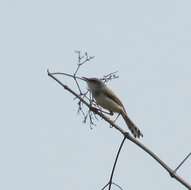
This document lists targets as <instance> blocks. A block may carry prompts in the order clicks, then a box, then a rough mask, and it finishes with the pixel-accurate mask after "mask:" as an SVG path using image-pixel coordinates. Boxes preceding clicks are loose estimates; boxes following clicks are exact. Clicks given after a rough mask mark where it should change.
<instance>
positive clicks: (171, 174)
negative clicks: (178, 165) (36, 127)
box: [47, 70, 191, 190]
mask: <svg viewBox="0 0 191 190" xmlns="http://www.w3.org/2000/svg"><path fill="white" fill-rule="evenodd" d="M47 72H48V76H50V77H51V78H52V79H54V80H55V81H56V82H58V83H59V84H60V85H61V86H62V87H64V89H65V90H67V91H68V92H70V93H71V94H73V95H74V96H75V97H77V98H78V99H79V100H80V101H81V102H82V103H83V104H84V105H85V106H87V107H88V108H89V109H90V110H91V111H92V112H94V113H95V114H96V115H99V116H100V117H101V118H102V119H104V120H105V121H106V122H108V123H109V124H110V125H111V126H113V128H114V129H116V130H118V131H119V132H120V133H121V134H122V135H123V136H124V138H127V139H128V140H130V141H131V142H133V143H134V144H136V145H137V146H138V147H140V148H141V149H142V150H143V151H145V152H146V153H148V154H149V155H150V156H151V157H152V158H153V159H155V160H156V161H157V162H158V163H159V164H160V165H161V166H162V167H163V168H164V169H165V170H166V171H167V172H168V173H169V174H170V176H171V177H172V178H174V179H176V180H177V181H178V182H180V183H181V184H182V185H184V186H185V187H186V188H187V189H189V190H191V185H190V184H189V183H188V182H186V181H185V180H184V179H183V178H182V177H180V176H179V175H178V174H176V173H175V172H174V170H173V169H171V168H170V167H169V166H168V165H167V164H166V163H165V162H164V161H162V160H161V159H160V158H159V157H158V156H157V155H156V154H155V153H154V152H152V151H151V150H150V149H149V148H147V147H146V146H145V145H143V144H142V143H141V142H139V141H138V140H137V139H135V138H134V137H132V136H131V135H130V134H129V133H128V132H126V131H124V130H123V129H122V128H121V127H119V126H118V125H117V124H115V123H114V122H113V121H112V120H111V119H110V118H108V117H107V116H106V115H104V114H103V113H102V112H101V111H100V110H99V109H97V108H96V107H94V106H92V105H91V104H90V103H88V102H86V101H85V100H84V99H83V98H82V97H81V96H80V95H78V94H77V93H76V92H74V91H73V90H72V89H71V88H69V87H68V86H67V85H64V84H63V83H62V82H61V81H59V80H58V79H57V78H56V77H55V76H54V75H52V74H51V73H50V72H49V71H48V70H47Z"/></svg>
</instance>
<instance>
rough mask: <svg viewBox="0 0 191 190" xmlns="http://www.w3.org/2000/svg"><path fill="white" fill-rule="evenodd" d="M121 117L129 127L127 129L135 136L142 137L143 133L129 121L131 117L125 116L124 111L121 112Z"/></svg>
mask: <svg viewBox="0 0 191 190" xmlns="http://www.w3.org/2000/svg"><path fill="white" fill-rule="evenodd" d="M121 115H122V117H123V119H124V120H125V122H126V124H127V126H128V127H129V130H130V131H131V133H132V134H133V136H134V137H135V138H137V137H138V138H140V137H143V134H142V133H141V131H140V129H139V128H138V127H137V126H136V125H135V124H134V123H133V122H132V121H131V119H130V118H129V117H128V116H127V114H126V113H125V112H122V113H121Z"/></svg>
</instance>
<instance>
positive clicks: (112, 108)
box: [82, 77, 143, 138]
mask: <svg viewBox="0 0 191 190" xmlns="http://www.w3.org/2000/svg"><path fill="white" fill-rule="evenodd" d="M82 80H84V81H86V83H87V85H88V88H89V90H90V92H91V94H92V96H93V98H94V99H95V101H96V104H98V105H99V106H101V107H102V108H104V109H106V110H108V111H109V112H110V113H113V112H115V113H119V114H120V115H121V116H122V117H123V119H124V121H125V122H126V124H127V126H128V128H129V130H130V131H131V133H132V135H133V136H134V137H135V138H140V137H143V134H142V132H141V131H140V129H139V128H138V127H137V126H136V125H135V124H134V123H133V121H132V120H131V119H130V118H129V116H128V114H127V111H126V110H125V107H124V106H123V103H122V101H121V100H120V99H119V98H118V97H117V95H115V93H114V92H113V91H112V90H111V89H110V88H109V87H107V85H106V84H105V83H104V82H103V81H102V80H100V79H98V78H87V77H82Z"/></svg>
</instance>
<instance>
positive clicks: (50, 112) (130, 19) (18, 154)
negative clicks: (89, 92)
mask: <svg viewBox="0 0 191 190" xmlns="http://www.w3.org/2000/svg"><path fill="white" fill-rule="evenodd" d="M190 7H191V2H190V1H189V0H181V1H180V0H179V1H178V0H160V1H153V0H144V1H142V0H134V1H129V0H119V1H113V0H110V1H109V0H108V1H103V0H96V1H91V0H89V1H88V0H78V1H74V0H70V1H66V0H64V1H63V0H62V1H61V0H60V1H59V0H55V1H49V0H48V1H45V0H44V1H43V0H38V1H37V0H33V1H24V0H23V1H21V0H18V1H12V0H10V1H1V2H0V25H1V30H0V54H1V55H0V65H1V73H0V85H1V98H0V105H1V106H0V112H1V120H0V151H1V153H0V179H1V180H0V189H2V190H13V189H15V190H34V189H35V190H55V189H56V190H66V189H67V190H74V189H78V190H89V189H93V190H94V189H95V190H98V189H101V187H103V186H104V185H105V184H106V183H107V182H108V179H109V175H110V171H111V168H112V165H113V162H114V158H115V155H116V151H117V149H118V146H119V144H120V142H121V140H122V136H121V135H120V134H119V133H118V132H117V131H116V130H115V129H111V128H109V126H108V124H107V123H105V122H104V121H102V120H100V121H99V122H98V123H97V126H96V127H94V128H93V129H92V130H91V129H90V128H89V125H88V124H83V122H82V120H83V118H82V116H80V115H78V114H77V108H78V107H77V101H74V100H73V96H71V95H70V94H69V93H68V92H66V91H65V90H64V89H63V88H62V87H60V86H59V85H58V84H57V83H56V82H55V81H53V80H52V79H51V78H49V77H48V76H47V73H46V69H48V68H49V69H50V71H60V72H67V73H73V72H74V70H75V68H76V62H77V55H76V54H75V53H74V51H75V50H82V51H87V52H88V53H89V55H92V56H95V59H94V60H92V61H91V62H90V63H89V64H87V65H86V66H84V67H82V68H81V70H80V72H79V76H88V77H90V76H93V77H95V76H96V77H102V76H103V75H104V74H108V73H110V72H113V71H116V70H117V71H119V72H118V75H119V79H117V80H113V81H111V82H110V83H109V86H110V87H111V88H112V89H113V90H114V91H115V92H116V93H117V94H118V96H119V97H120V98H121V99H122V100H123V103H124V105H125V107H126V109H127V112H128V114H129V116H130V117H131V119H132V120H133V121H134V122H135V123H136V124H137V125H138V126H139V128H140V129H141V130H142V132H143V134H144V138H143V139H141V142H143V143H144V144H145V145H146V146H148V147H149V148H150V149H151V150H153V151H154V152H155V153H156V154H157V155H158V156H159V157H160V158H161V159H162V160H163V161H165V162H166V163H167V164H168V165H169V166H170V167H172V168H175V167H176V166H177V165H178V164H179V163H180V161H181V160H182V159H183V158H184V157H185V156H186V155H187V154H188V153H189V152H191V115H190V113H191V87H190V86H191V85H190V84H191V19H190V18H191V11H190ZM60 79H61V80H62V81H63V82H64V83H65V84H67V85H70V87H71V88H73V89H74V90H75V89H76V86H75V84H74V83H73V82H72V81H71V79H69V78H67V77H65V78H64V77H61V78H60ZM81 85H82V88H83V89H85V88H86V86H85V85H84V83H82V82H81ZM76 90H77V89H76ZM119 124H120V125H121V127H123V128H124V129H127V128H126V126H125V124H124V123H123V121H122V120H119ZM127 130H128V129H127ZM178 174H179V175H181V176H182V177H183V178H184V179H185V180H187V181H188V182H189V183H191V158H190V159H189V160H187V162H186V163H185V164H184V165H183V166H182V167H181V168H180V170H179V171H178ZM114 182H115V183H117V184H119V185H121V186H122V187H123V189H124V190H127V189H128V190H130V189H131V190H133V189H149V190H151V189H155V190H161V189H173V190H181V189H185V188H184V187H183V186H182V185H180V184H179V183H178V182H177V181H175V180H174V179H171V178H170V176H169V175H168V173H167V172H166V171H164V170H163V169H162V168H161V167H160V166H159V164H158V163H156V162H155V161H154V160H153V159H152V158H151V157H149V156H148V155H147V154H146V153H145V152H143V151H142V150H140V149H139V148H138V147H137V146H135V145H134V144H132V143H130V142H126V143H125V146H124V147H123V150H122V152H121V155H120V158H119V163H118V165H117V169H116V172H115V175H114ZM113 189H117V188H113Z"/></svg>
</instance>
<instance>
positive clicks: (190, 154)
mask: <svg viewBox="0 0 191 190" xmlns="http://www.w3.org/2000/svg"><path fill="white" fill-rule="evenodd" d="M190 156H191V152H190V153H189V154H188V155H187V156H186V157H185V158H184V159H183V160H182V162H181V163H180V164H179V165H178V166H177V167H176V169H175V170H174V173H176V172H177V171H178V169H179V168H180V167H181V166H182V164H184V162H185V161H186V160H187V159H188V158H189V157H190Z"/></svg>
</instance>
